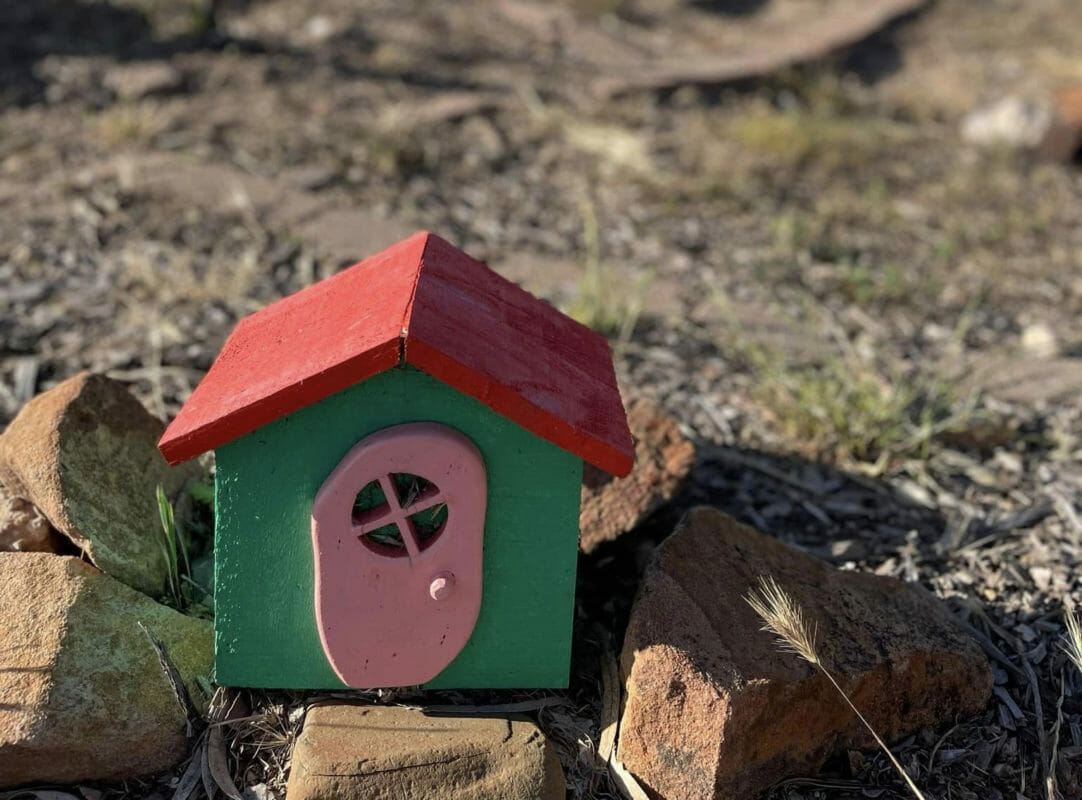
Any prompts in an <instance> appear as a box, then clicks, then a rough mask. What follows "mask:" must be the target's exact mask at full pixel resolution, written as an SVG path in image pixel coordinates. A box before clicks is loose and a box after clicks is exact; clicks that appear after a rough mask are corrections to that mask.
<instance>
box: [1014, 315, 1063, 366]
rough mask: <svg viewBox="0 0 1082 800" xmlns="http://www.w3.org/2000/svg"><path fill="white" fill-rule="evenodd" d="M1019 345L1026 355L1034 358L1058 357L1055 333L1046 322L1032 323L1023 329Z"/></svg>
mask: <svg viewBox="0 0 1082 800" xmlns="http://www.w3.org/2000/svg"><path fill="white" fill-rule="evenodd" d="M1019 343H1020V344H1021V345H1022V349H1023V350H1024V351H1025V352H1026V353H1027V354H1029V355H1031V356H1033V357H1035V358H1053V357H1055V356H1057V355H1059V341H1058V340H1057V339H1056V333H1055V331H1053V330H1052V328H1051V326H1050V325H1048V323H1046V322H1034V323H1032V324H1030V325H1027V326H1026V327H1025V328H1023V329H1022V336H1021V337H1020V341H1019Z"/></svg>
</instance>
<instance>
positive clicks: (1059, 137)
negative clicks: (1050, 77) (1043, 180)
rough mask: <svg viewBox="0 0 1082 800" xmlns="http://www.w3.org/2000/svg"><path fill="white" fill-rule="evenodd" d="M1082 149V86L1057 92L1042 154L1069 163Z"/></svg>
mask: <svg viewBox="0 0 1082 800" xmlns="http://www.w3.org/2000/svg"><path fill="white" fill-rule="evenodd" d="M1080 151H1082V86H1076V87H1073V88H1071V89H1064V90H1062V91H1060V92H1057V93H1056V95H1055V97H1054V98H1053V102H1052V124H1051V125H1050V126H1049V128H1048V131H1047V132H1046V133H1045V136H1044V140H1043V141H1042V142H1041V146H1040V149H1039V152H1040V155H1041V156H1043V157H1044V158H1047V159H1049V160H1050V161H1058V162H1061V163H1068V162H1070V161H1073V160H1074V159H1076V158H1077V157H1078V155H1079V152H1080Z"/></svg>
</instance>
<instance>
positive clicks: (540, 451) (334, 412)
mask: <svg viewBox="0 0 1082 800" xmlns="http://www.w3.org/2000/svg"><path fill="white" fill-rule="evenodd" d="M415 421H434V422H441V423H443V424H445V425H449V426H451V427H453V428H456V429H457V430H459V431H461V432H463V433H465V434H466V435H467V436H469V437H470V439H472V440H473V442H474V443H475V444H476V445H477V447H478V449H479V450H480V451H481V454H482V456H483V457H484V460H485V467H486V470H487V472H488V483H489V494H488V509H487V513H486V519H485V540H484V587H483V597H482V603H481V613H480V616H479V617H478V620H477V625H476V627H475V628H474V632H473V635H472V636H471V638H470V641H469V642H468V643H467V644H466V647H465V648H464V649H463V650H462V652H461V653H460V654H459V655H458V657H457V658H456V659H455V660H454V661H453V662H452V663H451V664H450V665H449V666H448V667H447V668H446V669H445V670H444V671H443V672H442V673H441V674H440V675H439V676H438V677H437V678H436V679H435V680H434V681H433V682H432V683H431V684H429V685H430V686H431V687H444V688H470V687H491V688H500V687H543V686H544V687H547V686H564V685H566V683H567V675H568V662H569V658H570V648H571V624H572V617H573V610H574V593H575V568H576V563H577V553H578V516H579V491H580V484H581V477H582V462H581V461H580V460H579V459H578V458H577V457H576V456H574V455H572V454H570V453H567V452H566V451H564V450H561V449H560V448H558V447H556V446H555V445H552V444H550V443H549V442H547V441H545V440H543V439H540V438H538V437H536V436H534V435H533V434H531V433H529V432H528V431H526V430H525V429H523V428H521V427H519V426H518V425H517V424H515V423H513V422H511V421H509V420H507V419H505V418H504V417H502V416H500V415H498V414H496V413H495V412H493V411H491V410H490V409H488V408H487V407H486V406H484V405H483V404H481V403H480V402H478V401H476V400H474V399H472V398H469V397H466V396H464V395H462V394H460V393H458V392H457V391H455V390H454V389H452V388H451V387H449V386H447V385H446V384H443V383H441V382H440V381H437V380H436V379H434V378H432V377H430V376H428V375H426V374H424V373H422V372H420V371H418V370H416V369H413V368H410V367H398V368H395V369H392V370H390V371H388V372H385V373H383V374H381V375H378V376H376V377H374V378H370V379H369V380H367V381H365V382H363V383H360V384H357V385H355V386H352V387H350V388H348V389H345V390H343V391H341V392H338V393H337V394H334V395H331V396H330V397H328V398H326V399H324V400H322V401H320V402H318V403H315V404H313V405H311V406H308V407H307V408H303V409H301V410H300V411H296V412H294V413H293V414H290V415H289V416H287V417H284V418H282V419H279V420H277V421H275V422H273V423H271V424H269V425H266V426H264V427H263V428H260V429H259V430H257V431H254V432H253V433H250V434H248V435H247V436H244V437H242V438H240V439H237V440H236V441H234V442H231V443H230V444H228V445H225V446H223V447H221V448H219V449H218V451H217V476H216V493H217V502H216V506H215V507H216V509H217V527H216V543H215V560H216V563H215V587H216V589H215V612H216V613H215V672H216V678H217V680H218V682H219V683H221V684H223V685H233V686H259V687H265V688H296V689H303V688H332V687H341V685H342V684H341V682H340V681H339V680H338V678H337V677H336V676H335V674H334V672H333V671H332V670H331V667H330V664H329V663H328V662H327V659H326V656H325V655H324V653H323V649H322V646H321V644H320V640H319V632H318V630H317V628H316V618H315V597H314V566H313V554H312V540H311V530H310V516H311V510H312V501H313V499H314V497H315V495H316V492H317V491H318V490H319V487H320V485H321V484H322V483H323V481H324V480H325V479H326V477H327V476H328V475H329V474H330V472H331V471H332V470H333V469H334V467H335V466H336V465H337V464H338V462H339V461H340V460H341V459H342V457H343V456H345V454H346V453H347V452H348V451H349V449H350V448H352V447H353V445H355V444H356V443H357V442H358V441H360V440H361V439H363V438H364V437H366V436H368V435H369V434H371V433H374V432H375V431H378V430H381V429H383V428H386V427H389V426H391V425H397V424H400V423H404V422H415ZM402 624H404V625H408V624H409V621H408V620H403V621H402Z"/></svg>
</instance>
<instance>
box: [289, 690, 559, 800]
mask: <svg viewBox="0 0 1082 800" xmlns="http://www.w3.org/2000/svg"><path fill="white" fill-rule="evenodd" d="M564 795H565V788H564V777H563V772H562V771H561V769H560V762H559V761H558V760H557V758H556V754H555V752H554V751H553V749H552V747H551V745H549V743H548V740H547V739H546V738H545V736H544V734H542V733H541V731H540V730H539V729H538V728H537V726H536V725H534V724H533V723H532V722H530V721H529V720H527V719H524V718H519V717H512V718H506V717H447V716H438V717H437V716H427V715H425V713H424V712H423V711H420V710H418V709H412V708H402V707H399V706H349V705H325V706H316V707H315V708H312V709H311V710H310V711H309V712H308V717H307V719H306V720H305V722H304V730H303V731H302V732H301V735H300V737H299V738H298V739H297V744H296V746H295V748H294V750H293V768H292V771H291V772H290V775H289V786H288V787H287V788H286V796H287V797H288V798H289V800H350V798H358V800H360V799H361V798H364V800H369V798H392V797H418V798H420V797H423V798H425V799H426V800H441V799H442V798H446V799H447V800H450V798H455V799H456V800H547V799H548V798H551V799H552V800H557V799H558V800H563V798H564Z"/></svg>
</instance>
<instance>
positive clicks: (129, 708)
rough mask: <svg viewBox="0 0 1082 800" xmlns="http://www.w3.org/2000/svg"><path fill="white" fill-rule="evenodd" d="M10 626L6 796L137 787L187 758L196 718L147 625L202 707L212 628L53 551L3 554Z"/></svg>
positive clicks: (2, 677)
mask: <svg viewBox="0 0 1082 800" xmlns="http://www.w3.org/2000/svg"><path fill="white" fill-rule="evenodd" d="M0 618H2V619H3V620H4V624H3V626H0V651H2V652H3V653H4V659H3V660H4V667H3V669H0V786H17V785H20V784H24V783H30V782H39V783H43V782H47V783H62V782H67V781H81V780H114V779H121V778H130V777H134V776H137V775H144V774H149V773H153V772H158V771H161V770H166V769H169V768H171V767H172V766H173V765H174V764H176V763H177V762H178V761H179V760H180V759H181V758H183V757H184V754H185V751H186V744H187V743H186V732H185V715H184V712H183V711H182V710H181V707H180V705H179V703H178V702H177V699H176V697H175V696H174V694H173V689H172V686H171V684H170V683H169V681H168V679H167V678H166V676H165V673H164V672H163V671H162V668H161V666H160V665H159V663H158V657H157V655H156V653H155V651H154V649H153V648H152V647H151V644H150V641H149V639H148V638H147V636H146V634H144V632H143V631H142V630H141V629H140V628H139V623H142V624H143V625H145V626H146V628H147V630H149V631H150V632H151V633H152V634H153V635H154V636H155V638H157V639H158V640H160V641H161V642H162V643H163V645H164V647H165V649H166V651H167V652H168V654H169V657H170V659H171V660H172V661H173V663H174V665H175V666H176V668H177V670H178V672H179V673H180V675H181V677H182V678H183V679H184V680H185V682H186V683H187V684H188V686H189V691H190V692H191V693H192V696H193V698H196V699H198V698H199V697H200V695H199V690H198V688H197V687H196V685H195V678H196V676H197V675H205V676H208V677H209V675H210V671H211V667H212V665H213V632H212V630H211V624H210V623H209V622H207V621H205V620H197V619H192V618H191V617H186V616H184V615H183V614H180V613H178V612H176V611H174V610H172V609H170V608H166V607H165V606H162V605H159V604H157V603H155V602H154V601H152V600H150V599H149V598H147V597H145V596H144V595H142V594H140V593H139V592H137V591H135V590H134V589H130V588H129V587H127V586H125V585H124V584H122V583H120V582H119V581H115V580H113V579H112V578H110V577H109V576H107V575H104V574H103V573H101V572H100V571H99V570H97V569H95V568H94V567H92V566H90V565H89V564H87V563H86V562H84V561H81V560H80V559H77V558H73V557H70V556H56V555H49V554H45V553H0Z"/></svg>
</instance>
